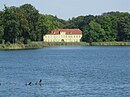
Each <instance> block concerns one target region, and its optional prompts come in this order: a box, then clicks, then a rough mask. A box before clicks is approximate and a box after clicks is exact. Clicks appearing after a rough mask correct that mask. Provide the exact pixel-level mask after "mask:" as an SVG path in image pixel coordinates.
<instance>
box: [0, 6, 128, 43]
mask: <svg viewBox="0 0 130 97" xmlns="http://www.w3.org/2000/svg"><path fill="white" fill-rule="evenodd" d="M59 28H61V29H62V28H67V29H68V28H79V29H81V30H82V31H83V37H82V41H85V42H110V41H130V14H129V13H123V12H108V13H103V14H102V15H99V16H93V15H88V16H79V17H76V18H72V19H69V20H68V21H65V20H62V19H59V18H57V17H56V16H52V15H44V14H39V11H38V10H37V9H36V8H35V7H33V6H32V5H31V4H24V5H22V6H20V7H15V6H11V7H7V6H5V8H4V10H3V11H0V43H2V41H3V40H4V42H3V43H6V42H8V41H9V42H10V43H14V44H15V43H17V42H20V43H25V44H27V43H30V42H31V41H42V40H43V35H45V34H46V33H47V32H48V31H50V30H53V29H59Z"/></svg>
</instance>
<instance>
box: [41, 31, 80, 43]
mask: <svg viewBox="0 0 130 97" xmlns="http://www.w3.org/2000/svg"><path fill="white" fill-rule="evenodd" d="M81 38H82V31H81V30H80V29H55V30H52V31H50V32H49V33H48V34H46V35H44V36H43V40H44V42H80V41H81Z"/></svg>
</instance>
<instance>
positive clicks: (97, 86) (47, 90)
mask: <svg viewBox="0 0 130 97" xmlns="http://www.w3.org/2000/svg"><path fill="white" fill-rule="evenodd" d="M40 79H42V83H43V84H42V85H31V86H29V85H27V86H26V85H25V84H26V83H29V82H33V83H36V82H38V81H39V80H40ZM0 83H1V85H0V97H130V47H129V46H125V47H123V46H74V47H73V46H62V47H49V48H43V49H35V50H14V51H0Z"/></svg>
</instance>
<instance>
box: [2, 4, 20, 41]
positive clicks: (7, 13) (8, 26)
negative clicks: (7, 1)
mask: <svg viewBox="0 0 130 97" xmlns="http://www.w3.org/2000/svg"><path fill="white" fill-rule="evenodd" d="M15 11H16V7H6V6H5V10H4V13H3V16H4V25H3V26H4V39H5V41H6V42H7V41H9V42H11V43H15V42H16V41H17V37H18V34H19V20H18V18H17V16H16V13H15Z"/></svg>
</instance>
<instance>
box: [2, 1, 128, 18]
mask: <svg viewBox="0 0 130 97" xmlns="http://www.w3.org/2000/svg"><path fill="white" fill-rule="evenodd" d="M27 3H28V4H32V5H33V6H34V7H35V8H36V9H37V10H39V12H40V13H42V14H51V15H54V16H57V17H58V18H61V19H64V20H67V19H69V18H70V19H71V18H72V17H77V16H80V15H84V16H85V15H90V14H91V15H101V14H102V13H104V12H110V11H120V12H129V13H130V0H0V10H3V9H4V4H5V5H6V6H17V7H19V6H21V5H23V4H27Z"/></svg>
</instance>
